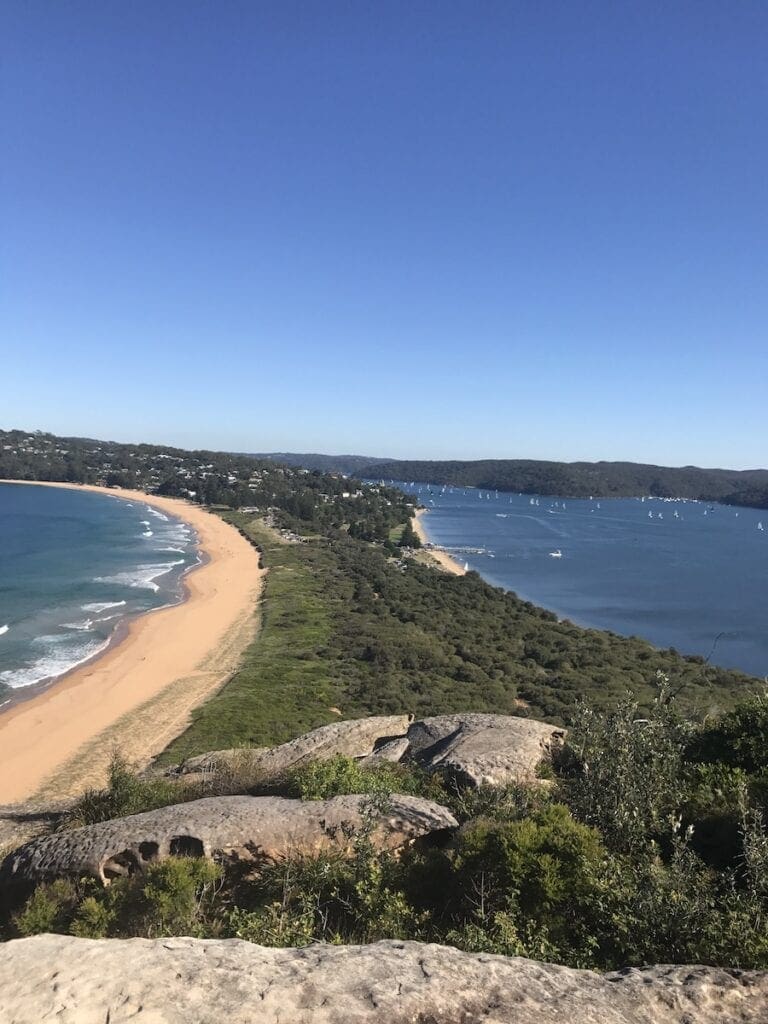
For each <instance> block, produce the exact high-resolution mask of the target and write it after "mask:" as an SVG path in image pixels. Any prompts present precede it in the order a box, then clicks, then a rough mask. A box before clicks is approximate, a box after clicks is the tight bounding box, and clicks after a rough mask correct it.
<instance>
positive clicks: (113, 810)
mask: <svg viewBox="0 0 768 1024" xmlns="http://www.w3.org/2000/svg"><path fill="white" fill-rule="evenodd" d="M185 798H186V799H189V795H188V794H185V793H184V791H183V790H182V789H180V788H179V787H178V786H177V785H175V784H174V783H173V782H171V781H169V780H168V779H142V778H140V777H139V776H138V775H137V774H136V772H135V771H134V769H133V768H132V766H131V765H129V764H128V762H127V761H126V760H125V758H123V757H122V756H121V755H120V754H118V753H115V754H114V755H113V757H112V760H111V762H110V765H109V776H108V782H107V786H106V788H105V789H88V790H86V791H85V793H83V795H82V796H81V797H80V798H79V799H78V800H77V801H76V803H75V804H74V805H73V806H72V808H71V809H70V811H69V812H68V813H67V815H66V818H65V819H64V822H63V827H64V828H78V827H80V826H81V825H93V824H95V823H96V822H98V821H109V820H110V819H111V818H122V817H124V816H125V815H126V814H138V813H139V812H141V811H151V810H154V809H155V808H156V807H167V806H168V805H169V804H175V803H181V802H182V801H183V800H184V799H185Z"/></svg>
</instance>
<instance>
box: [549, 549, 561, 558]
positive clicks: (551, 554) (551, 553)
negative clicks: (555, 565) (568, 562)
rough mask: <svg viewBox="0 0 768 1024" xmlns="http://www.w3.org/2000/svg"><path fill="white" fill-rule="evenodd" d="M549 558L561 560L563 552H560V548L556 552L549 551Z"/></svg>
mask: <svg viewBox="0 0 768 1024" xmlns="http://www.w3.org/2000/svg"><path fill="white" fill-rule="evenodd" d="M549 557H550V558H562V557H563V552H562V551H561V550H560V548H558V549H557V551H550V552H549Z"/></svg>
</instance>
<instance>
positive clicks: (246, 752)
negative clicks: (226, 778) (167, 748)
mask: <svg viewBox="0 0 768 1024" xmlns="http://www.w3.org/2000/svg"><path fill="white" fill-rule="evenodd" d="M268 750H269V747H232V748H230V749H229V750H209V751H208V753H206V754H198V755H197V756H196V757H188V758H186V760H184V761H182V762H181V764H179V765H176V766H175V767H174V768H169V769H168V771H167V772H166V773H165V774H166V775H198V774H203V775H204V774H207V773H209V772H220V771H227V770H228V771H231V770H232V769H233V768H241V767H242V768H248V769H250V768H256V767H257V766H258V764H259V761H260V759H261V757H262V756H263V755H264V754H265V753H266V752H267V751H268Z"/></svg>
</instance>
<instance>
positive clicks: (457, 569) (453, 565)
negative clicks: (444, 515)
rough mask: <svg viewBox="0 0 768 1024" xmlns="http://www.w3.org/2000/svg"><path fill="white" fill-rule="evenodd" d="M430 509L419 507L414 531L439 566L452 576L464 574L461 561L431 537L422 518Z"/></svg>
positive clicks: (414, 520)
mask: <svg viewBox="0 0 768 1024" xmlns="http://www.w3.org/2000/svg"><path fill="white" fill-rule="evenodd" d="M428 511H429V510H428V509H426V508H418V509H416V511H415V512H414V514H413V520H412V522H413V532H414V533H415V534H416V536H417V537H418V538H419V540H420V541H421V543H422V545H423V548H424V550H425V551H426V553H427V554H428V555H429V556H430V558H432V559H433V560H434V561H435V562H437V564H438V566H439V567H440V568H441V569H443V570H444V571H445V572H449V573H451V575H452V576H464V575H465V570H464V566H463V565H462V564H461V562H459V561H457V560H456V559H455V558H454V557H453V555H451V554H449V553H448V552H447V551H446V550H445V549H444V548H441V547H440V546H439V545H437V544H433V543H432V541H431V540H430V539H429V536H428V534H427V531H426V528H425V526H424V524H423V523H422V521H421V520H422V518H423V517H424V516H425V515H427V513H428Z"/></svg>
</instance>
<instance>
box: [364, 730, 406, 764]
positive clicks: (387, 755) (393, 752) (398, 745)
mask: <svg viewBox="0 0 768 1024" xmlns="http://www.w3.org/2000/svg"><path fill="white" fill-rule="evenodd" d="M409 746H410V744H409V743H408V737H407V736H398V737H396V738H395V739H393V740H388V741H387V742H386V743H382V745H381V746H380V747H375V748H374V750H373V753H372V754H369V755H368V756H367V757H363V758H361V759H360V764H361V765H363V766H364V767H371V766H372V765H376V764H381V762H382V761H390V762H397V761H401V760H402V759H403V757H404V756H405V755H406V754H407V753H408V747H409Z"/></svg>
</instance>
